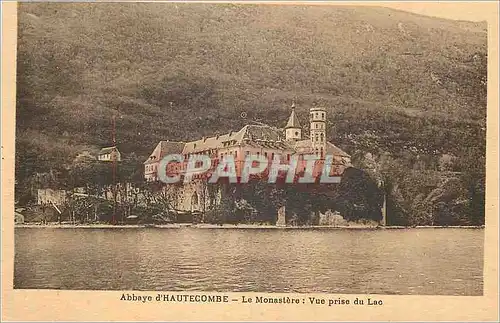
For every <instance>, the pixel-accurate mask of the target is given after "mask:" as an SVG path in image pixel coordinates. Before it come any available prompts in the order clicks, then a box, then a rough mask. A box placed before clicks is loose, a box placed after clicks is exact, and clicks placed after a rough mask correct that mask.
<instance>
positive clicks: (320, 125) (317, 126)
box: [309, 107, 326, 157]
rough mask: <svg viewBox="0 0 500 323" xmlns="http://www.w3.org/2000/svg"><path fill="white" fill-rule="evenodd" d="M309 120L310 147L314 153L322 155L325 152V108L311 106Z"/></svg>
mask: <svg viewBox="0 0 500 323" xmlns="http://www.w3.org/2000/svg"><path fill="white" fill-rule="evenodd" d="M309 122H310V125H311V128H310V134H311V147H312V148H313V151H314V153H315V154H316V155H318V156H320V157H324V156H325V152H326V110H325V109H324V108H319V107H313V108H311V109H310V111H309Z"/></svg>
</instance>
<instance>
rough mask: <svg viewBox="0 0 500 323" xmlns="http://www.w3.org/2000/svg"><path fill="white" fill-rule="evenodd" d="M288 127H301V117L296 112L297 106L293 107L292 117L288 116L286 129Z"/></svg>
mask: <svg viewBox="0 0 500 323" xmlns="http://www.w3.org/2000/svg"><path fill="white" fill-rule="evenodd" d="M287 128H301V127H300V122H299V118H297V115H296V114H295V108H292V113H291V114H290V118H288V122H287V123H286V127H285V129H287Z"/></svg>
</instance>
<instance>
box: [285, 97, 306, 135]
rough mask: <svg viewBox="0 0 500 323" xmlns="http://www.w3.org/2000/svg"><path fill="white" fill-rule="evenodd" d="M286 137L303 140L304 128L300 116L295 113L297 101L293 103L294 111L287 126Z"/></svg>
mask: <svg viewBox="0 0 500 323" xmlns="http://www.w3.org/2000/svg"><path fill="white" fill-rule="evenodd" d="M285 139H286V140H301V139H302V128H301V127H300V123H299V118H297V115H296V114H295V103H294V104H292V113H291V114H290V118H288V122H287V123H286V127H285Z"/></svg>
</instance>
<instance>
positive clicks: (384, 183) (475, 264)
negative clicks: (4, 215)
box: [11, 2, 488, 296]
mask: <svg viewBox="0 0 500 323" xmlns="http://www.w3.org/2000/svg"><path fill="white" fill-rule="evenodd" d="M487 40H488V26H487V23H486V21H478V20H471V21H466V20H463V19H451V18H442V17H435V16H427V15H420V14H416V13H414V12H410V11H403V10H396V9H392V8H387V7H383V6H376V5H375V4H374V6H356V5H345V6H344V5H342V6H340V5H335V6H330V5H308V4H296V5H280V4H272V5H271V4H236V3H118V2H116V3H19V4H18V7H17V52H16V55H17V63H16V70H17V72H16V117H15V136H16V138H15V196H14V199H15V228H14V239H15V240H14V242H15V245H14V254H15V257H14V279H13V287H14V289H46V290H94V291H96V290H116V291H118V290H127V291H185V292H187V291H189V292H194V291H196V292H199V291H204V292H261V293H329V294H381V295H453V296H481V295H483V283H484V279H483V269H484V241H485V237H484V235H485V234H484V231H485V185H486V184H485V178H486V177H485V176H486V164H485V160H486V111H487V109H486V108H487V79H488V78H487V54H488V41H487ZM11 216H14V214H12V215H11Z"/></svg>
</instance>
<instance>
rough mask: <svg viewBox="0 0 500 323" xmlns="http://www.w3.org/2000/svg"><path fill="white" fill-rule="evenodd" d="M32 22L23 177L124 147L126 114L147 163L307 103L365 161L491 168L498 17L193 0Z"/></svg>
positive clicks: (36, 13) (81, 8)
mask: <svg viewBox="0 0 500 323" xmlns="http://www.w3.org/2000/svg"><path fill="white" fill-rule="evenodd" d="M18 21H19V29H18V37H19V41H18V51H17V55H18V59H17V71H18V75H17V82H18V85H17V134H16V135H17V138H16V139H17V145H16V149H17V151H16V159H17V168H16V175H17V179H18V181H20V182H22V181H23V180H24V179H27V178H28V177H29V176H31V174H33V173H34V172H45V171H48V170H50V169H54V168H56V169H57V168H63V167H65V166H67V165H70V164H71V163H72V161H73V159H74V157H75V156H76V154H77V153H79V152H81V151H83V150H86V149H90V150H93V149H94V150H95V149H97V148H98V147H101V146H103V145H106V144H109V143H110V141H111V125H112V122H111V120H112V115H113V114H115V115H116V116H117V139H118V143H119V147H120V149H121V151H122V153H123V154H124V155H127V154H128V155H129V156H130V154H131V153H132V152H133V153H134V154H135V155H132V156H134V159H135V158H136V157H135V156H138V157H137V158H136V159H137V161H139V162H141V161H142V160H141V158H144V157H145V156H147V154H149V153H150V151H151V150H152V149H153V148H154V147H155V145H156V144H157V142H158V141H159V140H166V139H170V140H194V139H197V138H199V137H201V136H203V135H209V134H213V133H215V132H219V133H221V132H224V131H229V130H238V129H239V128H240V127H242V126H243V125H245V124H246V123H248V122H250V121H251V120H256V121H261V122H265V123H268V124H271V125H276V126H280V127H281V126H284V125H285V122H286V118H287V116H288V113H289V106H290V104H291V102H292V101H295V103H296V105H297V111H298V114H299V117H300V118H301V120H302V124H303V125H305V124H307V111H308V109H309V108H310V107H311V106H312V105H313V104H318V105H322V106H324V107H326V108H327V111H328V113H329V122H328V136H329V138H328V139H329V140H330V141H332V142H334V143H335V144H337V145H338V146H340V147H341V148H343V149H344V150H346V151H347V152H348V153H350V154H351V155H353V156H354V160H355V162H356V161H360V162H361V160H362V159H363V158H364V157H363V156H364V155H365V154H366V153H367V152H369V153H371V154H372V155H373V156H374V158H375V163H378V159H377V158H379V156H382V155H384V156H386V155H387V154H389V155H390V156H391V158H392V159H391V160H394V161H395V162H394V165H397V167H399V168H403V167H404V168H410V169H412V170H413V169H415V170H418V169H426V170H438V168H439V162H440V159H442V158H443V156H452V160H453V163H452V164H453V165H452V166H451V168H452V170H454V171H462V170H465V169H468V168H470V167H471V165H472V166H473V167H474V168H475V172H476V173H477V174H484V156H485V132H486V70H487V64H486V61H487V30H486V23H472V22H462V21H450V20H444V19H438V18H431V17H424V16H419V15H415V14H411V13H407V12H402V11H396V10H392V9H387V8H381V7H343V6H288V5H286V6H285V5H282V6H275V5H231V4H181V3H178V4H173V3H170V4H166V3H162V4H153V3H130V4H123V3H122V4H113V3H99V4H97V3H78V4H76V3H75V4H73V3H58V4H55V3H21V4H19V15H18ZM242 112H246V118H242V117H241V113H242ZM386 160H387V159H386ZM394 167H396V166H394ZM476 173H475V174H476ZM474 176H476V175H474ZM477 176H479V177H477ZM477 176H476V177H477V178H480V175H477ZM477 178H476V179H477ZM483 182H484V181H483ZM483 186H484V183H483ZM483 190H484V187H483Z"/></svg>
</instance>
